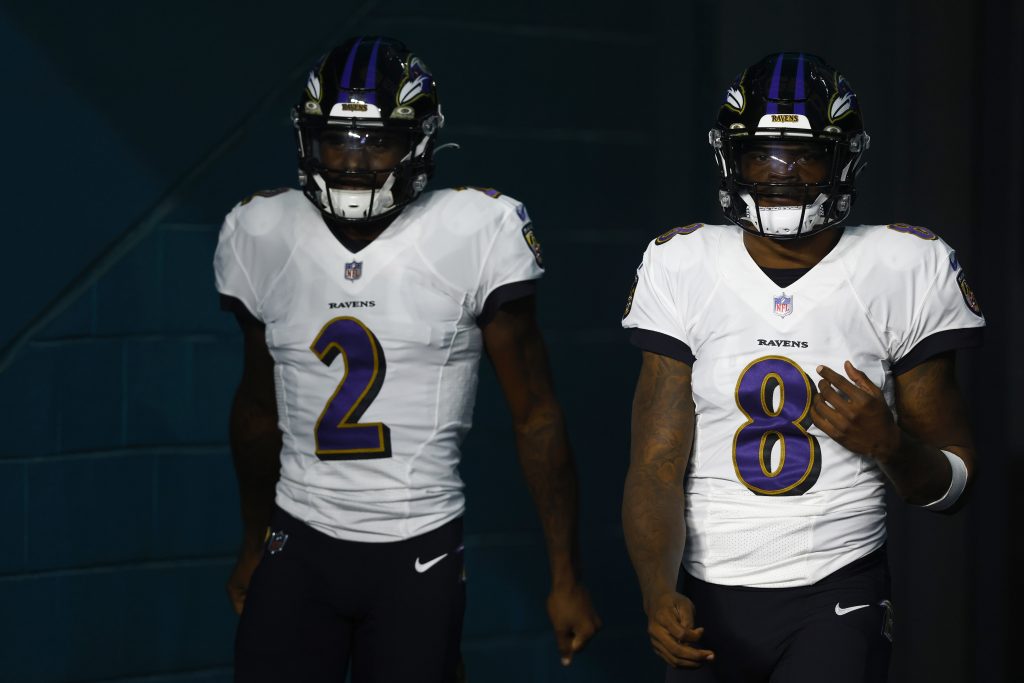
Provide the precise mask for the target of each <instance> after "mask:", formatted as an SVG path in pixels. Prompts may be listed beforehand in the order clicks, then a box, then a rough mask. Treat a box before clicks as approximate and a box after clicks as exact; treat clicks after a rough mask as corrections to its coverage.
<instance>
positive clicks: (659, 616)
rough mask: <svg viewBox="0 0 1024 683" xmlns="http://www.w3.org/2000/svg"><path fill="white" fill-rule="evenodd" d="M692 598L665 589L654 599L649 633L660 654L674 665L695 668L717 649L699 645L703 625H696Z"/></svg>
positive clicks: (707, 660) (649, 612) (650, 608)
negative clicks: (703, 647) (666, 591)
mask: <svg viewBox="0 0 1024 683" xmlns="http://www.w3.org/2000/svg"><path fill="white" fill-rule="evenodd" d="M693 613H694V609H693V602H691V601H690V599H689V598H688V597H686V596H685V595H680V594H679V593H675V592H671V593H663V594H662V595H660V596H659V597H657V598H655V599H654V600H652V601H651V603H650V606H649V608H648V613H647V634H648V635H649V636H650V637H651V645H652V646H654V651H655V652H656V653H657V654H658V656H659V657H661V658H662V659H664V660H665V661H666V662H668V663H669V664H670V665H672V666H674V667H680V668H683V669H696V668H697V667H699V666H700V665H701V664H703V663H704V662H710V661H714V659H715V653H714V652H712V651H711V650H705V649H702V648H699V647H697V646H696V644H697V642H698V641H699V640H700V639H701V636H703V635H704V628H703V627H701V628H694V627H693Z"/></svg>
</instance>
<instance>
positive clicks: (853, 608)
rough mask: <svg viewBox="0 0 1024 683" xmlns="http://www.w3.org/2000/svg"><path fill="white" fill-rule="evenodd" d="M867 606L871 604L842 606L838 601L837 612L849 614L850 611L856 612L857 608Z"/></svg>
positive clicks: (841, 614)
mask: <svg viewBox="0 0 1024 683" xmlns="http://www.w3.org/2000/svg"><path fill="white" fill-rule="evenodd" d="M865 607H871V605H854V606H853V607H840V606H839V603H838V602H837V603H836V614H838V615H839V616H843V615H844V614H849V613H850V612H856V611H857V610H859V609H864V608H865Z"/></svg>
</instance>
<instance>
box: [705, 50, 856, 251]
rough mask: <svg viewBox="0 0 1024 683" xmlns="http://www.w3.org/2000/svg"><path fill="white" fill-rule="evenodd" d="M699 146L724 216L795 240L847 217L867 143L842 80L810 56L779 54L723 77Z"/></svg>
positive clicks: (776, 236) (852, 95) (767, 233)
mask: <svg viewBox="0 0 1024 683" xmlns="http://www.w3.org/2000/svg"><path fill="white" fill-rule="evenodd" d="M708 141H709V142H710V143H711V146H712V148H713V149H714V154H715V161H716V162H717V164H718V171H719V176H720V179H721V184H720V188H719V193H718V195H719V200H720V203H721V205H722V209H723V211H724V212H725V215H726V217H727V218H728V219H729V220H731V221H733V222H734V223H736V224H737V225H739V226H740V227H742V228H744V229H745V230H749V231H751V232H754V233H756V234H759V235H764V236H767V237H771V238H773V239H796V238H800V237H806V236H807V235H811V234H814V233H816V232H820V231H821V230H824V229H826V228H830V227H832V226H835V225H838V224H840V223H842V222H843V221H844V220H846V218H847V217H848V216H849V215H850V211H851V210H852V208H853V201H854V199H855V198H856V188H855V182H856V178H857V174H858V173H859V172H860V170H861V169H862V168H863V166H864V161H863V157H864V153H865V151H867V148H868V145H869V143H870V137H869V136H868V134H867V132H866V131H865V130H864V121H863V118H862V115H861V110H860V104H859V103H858V101H857V95H856V94H855V93H854V91H853V89H852V88H851V87H850V84H849V82H848V81H847V80H846V78H845V77H843V75H842V74H840V73H839V72H838V71H836V70H835V69H834V68H832V67H831V66H829V65H828V64H826V63H825V61H824V60H822V59H821V58H820V57H816V56H814V55H809V54H804V53H796V52H781V53H777V54H771V55H768V56H767V57H765V58H764V59H762V60H760V61H759V62H757V63H756V64H754V65H753V66H751V67H749V68H748V69H746V70H745V71H744V72H743V73H742V74H740V75H739V76H738V77H737V78H736V80H734V81H733V83H732V85H730V86H729V88H728V90H726V93H725V99H724V102H723V103H722V106H721V108H720V109H719V112H718V120H717V122H716V124H715V127H714V128H712V129H711V131H710V132H709V134H708Z"/></svg>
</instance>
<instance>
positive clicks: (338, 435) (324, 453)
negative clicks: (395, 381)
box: [309, 316, 391, 460]
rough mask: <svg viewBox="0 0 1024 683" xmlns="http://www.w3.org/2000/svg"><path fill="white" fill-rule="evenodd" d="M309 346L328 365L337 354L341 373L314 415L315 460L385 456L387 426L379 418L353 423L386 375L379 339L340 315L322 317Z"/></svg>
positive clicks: (388, 447)
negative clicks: (326, 319)
mask: <svg viewBox="0 0 1024 683" xmlns="http://www.w3.org/2000/svg"><path fill="white" fill-rule="evenodd" d="M309 349H310V351H312V352H313V353H315V354H316V356H317V358H319V359H320V361H321V362H322V363H323V364H324V365H326V366H328V367H330V366H331V364H332V363H334V360H335V359H336V358H337V357H338V356H339V355H340V356H341V357H342V358H343V359H344V361H345V374H344V375H343V376H342V378H341V381H340V382H338V387H337V388H336V389H335V390H334V393H333V394H332V395H331V398H330V399H328V401H327V404H326V405H325V406H324V409H323V411H321V413H320V417H318V418H317V420H316V427H315V428H314V430H313V438H314V440H315V444H316V450H315V452H316V456H317V457H318V458H320V459H321V460H369V459H375V458H390V457H391V429H390V428H389V427H388V426H387V425H386V424H384V423H383V422H359V418H361V417H362V416H363V413H365V412H366V409H367V408H369V407H370V404H371V403H373V400H374V399H375V398H377V394H378V393H379V392H380V388H381V386H382V385H383V384H384V376H385V375H386V374H387V363H386V361H385V359H384V349H383V348H381V345H380V341H379V340H378V339H377V337H376V336H375V335H374V334H373V332H371V331H370V328H368V327H367V326H366V325H364V324H363V323H361V322H360V321H359V320H357V319H356V318H353V317H351V316H342V317H339V318H334V319H333V320H330V321H329V322H327V324H325V325H324V326H323V327H322V328H321V329H320V333H319V334H317V336H316V339H314V340H313V343H312V344H310V346H309Z"/></svg>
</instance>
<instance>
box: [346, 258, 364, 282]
mask: <svg viewBox="0 0 1024 683" xmlns="http://www.w3.org/2000/svg"><path fill="white" fill-rule="evenodd" d="M362 275H363V262H362V261H352V262H350V263H346V264H345V279H346V280H358V279H359V278H360V277H362Z"/></svg>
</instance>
